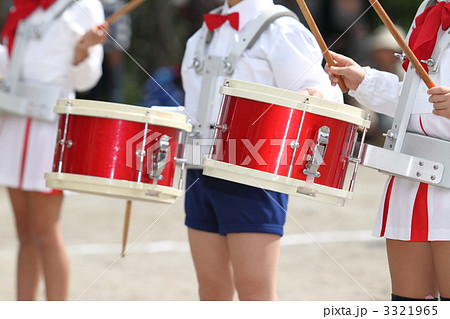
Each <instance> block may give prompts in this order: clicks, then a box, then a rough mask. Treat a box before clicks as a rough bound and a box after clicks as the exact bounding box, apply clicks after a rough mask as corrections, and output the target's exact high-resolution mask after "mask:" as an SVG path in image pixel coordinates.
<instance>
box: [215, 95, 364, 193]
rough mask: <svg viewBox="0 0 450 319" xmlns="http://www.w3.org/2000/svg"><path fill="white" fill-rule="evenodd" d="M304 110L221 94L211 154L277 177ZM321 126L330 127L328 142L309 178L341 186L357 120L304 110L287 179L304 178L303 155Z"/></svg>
mask: <svg viewBox="0 0 450 319" xmlns="http://www.w3.org/2000/svg"><path fill="white" fill-rule="evenodd" d="M302 116H303V111H301V110H298V109H295V108H290V107H285V106H280V105H276V104H270V103H265V102H259V101H255V100H251V99H246V98H241V97H235V96H229V95H225V96H224V99H223V104H222V109H221V115H220V117H219V120H218V124H219V125H221V126H222V125H224V124H226V129H216V132H215V141H214V147H213V151H212V153H211V157H210V158H211V159H212V160H217V161H221V162H225V163H229V164H234V165H238V166H242V167H245V168H249V169H254V170H258V171H262V172H267V173H271V174H274V175H279V176H285V177H287V176H288V170H289V165H290V162H291V158H292V154H293V152H294V149H293V148H292V147H291V142H293V141H295V140H296V138H297V134H298V130H299V127H300V123H301V120H302ZM322 126H328V127H329V129H330V138H329V143H328V146H327V149H326V152H325V156H324V158H323V160H324V163H322V165H320V167H319V169H318V171H319V172H320V174H321V176H320V177H316V178H315V179H314V183H317V184H320V185H324V186H328V187H332V188H337V189H342V188H343V185H344V180H345V174H346V170H347V165H348V157H349V156H350V155H351V152H352V148H353V145H354V140H355V136H356V131H357V125H355V124H351V123H348V122H345V121H342V120H338V119H334V118H330V117H326V116H321V115H317V114H313V113H309V112H306V114H305V117H304V122H303V127H302V131H301V134H300V139H299V148H298V149H297V152H296V155H295V157H294V166H293V170H292V174H291V176H290V177H291V178H294V179H299V180H303V181H306V179H307V175H305V174H304V173H303V170H304V169H305V168H306V167H305V165H306V164H307V155H308V154H310V153H311V152H310V149H311V148H312V147H313V145H314V144H313V143H315V141H316V138H317V132H318V130H319V129H320V128H321V127H322Z"/></svg>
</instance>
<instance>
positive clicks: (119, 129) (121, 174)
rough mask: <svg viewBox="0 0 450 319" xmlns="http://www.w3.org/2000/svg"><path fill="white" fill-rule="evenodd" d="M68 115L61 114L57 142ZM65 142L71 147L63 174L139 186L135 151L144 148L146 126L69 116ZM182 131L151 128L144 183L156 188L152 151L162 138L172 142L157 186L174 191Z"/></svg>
mask: <svg viewBox="0 0 450 319" xmlns="http://www.w3.org/2000/svg"><path fill="white" fill-rule="evenodd" d="M66 117H67V115H65V114H62V115H61V116H60V120H59V127H58V141H59V140H60V139H61V138H62V136H63V134H64V127H65V122H66ZM67 121H68V126H67V136H66V140H67V141H71V142H72V145H71V146H70V147H68V146H67V145H66V146H65V148H64V156H63V161H62V169H61V173H70V174H79V175H87V176H95V177H104V178H109V179H115V180H126V181H132V182H136V181H137V178H138V170H139V161H138V157H137V156H136V151H137V150H138V149H141V148H142V144H143V136H144V127H145V123H139V122H133V121H128V120H120V119H108V118H101V117H90V116H84V115H72V114H70V115H69V118H68V119H67ZM179 132H180V130H178V129H176V128H171V127H165V126H159V125H148V133H147V141H146V146H145V150H146V151H147V156H145V157H144V161H143V170H142V172H143V173H142V179H141V182H143V183H149V184H153V183H154V180H153V179H151V178H150V177H149V176H148V173H149V170H151V168H152V167H151V166H152V159H151V156H149V155H151V154H149V150H152V149H153V150H154V149H156V148H157V145H158V144H159V140H160V137H161V136H163V135H167V136H169V138H170V140H169V141H170V147H169V151H168V162H167V163H166V165H165V168H164V171H163V173H162V175H163V176H164V178H163V179H162V180H159V181H157V185H161V186H169V187H173V186H174V185H173V184H174V172H175V165H176V163H175V160H174V157H175V156H176V154H177V148H178V143H179V141H178V138H179ZM61 148H62V146H61V144H60V143H57V148H56V151H55V157H54V163H53V172H57V171H58V166H59V161H60V154H61Z"/></svg>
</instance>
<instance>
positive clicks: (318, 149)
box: [303, 126, 330, 177]
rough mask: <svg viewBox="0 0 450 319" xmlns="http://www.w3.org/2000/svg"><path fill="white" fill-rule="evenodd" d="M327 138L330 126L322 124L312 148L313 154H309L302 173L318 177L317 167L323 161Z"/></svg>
mask: <svg viewBox="0 0 450 319" xmlns="http://www.w3.org/2000/svg"><path fill="white" fill-rule="evenodd" d="M329 138H330V128H329V127H328V126H322V127H321V128H320V129H319V131H318V134H317V141H316V145H315V147H314V150H313V154H312V155H309V160H308V163H307V164H306V168H305V169H304V170H303V174H305V175H310V176H313V177H320V173H319V172H318V169H319V166H320V165H321V164H322V163H323V157H324V156H325V151H326V149H327V145H328V141H329Z"/></svg>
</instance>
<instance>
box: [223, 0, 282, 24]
mask: <svg viewBox="0 0 450 319" xmlns="http://www.w3.org/2000/svg"><path fill="white" fill-rule="evenodd" d="M270 6H273V1H272V0H242V1H241V2H239V3H238V4H236V5H234V6H232V7H231V8H230V6H229V5H228V1H227V0H225V4H224V6H223V10H222V14H230V13H233V12H239V29H240V30H241V29H242V28H243V27H244V26H245V25H246V24H247V23H248V22H250V21H251V20H252V19H253V18H255V17H256V16H257V15H258V14H259V13H261V12H262V11H265V10H266V9H268V8H270Z"/></svg>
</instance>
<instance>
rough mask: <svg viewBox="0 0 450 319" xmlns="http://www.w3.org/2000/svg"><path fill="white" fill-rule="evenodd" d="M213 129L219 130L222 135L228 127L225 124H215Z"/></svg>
mask: <svg viewBox="0 0 450 319" xmlns="http://www.w3.org/2000/svg"><path fill="white" fill-rule="evenodd" d="M214 128H215V129H217V130H221V131H222V133H225V132H226V131H227V130H228V125H227V124H226V123H225V124H218V123H216V124H214Z"/></svg>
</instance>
